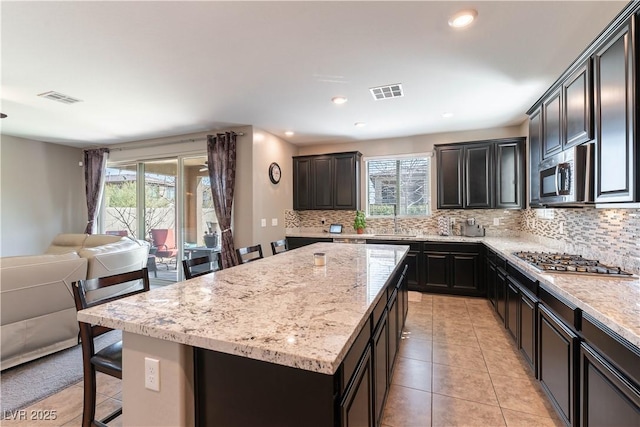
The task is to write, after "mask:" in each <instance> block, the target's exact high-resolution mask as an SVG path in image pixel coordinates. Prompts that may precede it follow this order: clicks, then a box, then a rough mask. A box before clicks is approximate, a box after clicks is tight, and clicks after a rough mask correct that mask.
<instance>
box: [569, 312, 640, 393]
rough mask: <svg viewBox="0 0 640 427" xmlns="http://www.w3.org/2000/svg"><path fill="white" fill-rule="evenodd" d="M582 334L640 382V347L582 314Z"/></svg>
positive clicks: (611, 360) (613, 362)
mask: <svg viewBox="0 0 640 427" xmlns="http://www.w3.org/2000/svg"><path fill="white" fill-rule="evenodd" d="M582 336H583V337H584V339H585V341H586V342H588V343H589V345H590V346H592V347H594V348H596V349H598V351H599V352H600V353H602V354H603V355H605V357H606V358H607V359H608V360H609V362H611V363H612V364H613V365H614V366H616V367H617V368H618V369H620V370H621V371H622V372H623V373H624V374H625V375H627V376H628V377H629V378H631V379H632V380H633V381H634V382H635V383H636V384H640V349H638V348H637V347H635V346H634V345H633V344H631V343H630V342H628V341H627V340H625V339H624V338H622V337H621V336H619V335H618V334H616V333H615V332H613V331H612V330H611V329H609V328H607V327H606V326H604V325H603V324H602V323H600V322H599V321H597V320H596V319H594V318H593V317H591V316H589V315H588V314H583V315H582Z"/></svg>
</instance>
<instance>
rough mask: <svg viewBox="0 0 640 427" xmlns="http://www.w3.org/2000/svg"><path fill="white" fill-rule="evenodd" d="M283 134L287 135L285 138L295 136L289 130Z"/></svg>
mask: <svg viewBox="0 0 640 427" xmlns="http://www.w3.org/2000/svg"><path fill="white" fill-rule="evenodd" d="M284 134H285V135H287V136H293V135H295V133H294V132H293V131H291V130H288V131H286V132H285V133H284Z"/></svg>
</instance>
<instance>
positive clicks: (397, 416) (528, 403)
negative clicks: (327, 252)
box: [0, 294, 563, 427]
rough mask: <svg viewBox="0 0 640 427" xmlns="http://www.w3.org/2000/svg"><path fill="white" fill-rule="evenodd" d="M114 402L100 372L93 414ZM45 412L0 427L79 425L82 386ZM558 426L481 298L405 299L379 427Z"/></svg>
mask: <svg viewBox="0 0 640 427" xmlns="http://www.w3.org/2000/svg"><path fill="white" fill-rule="evenodd" d="M414 295H415V294H414ZM121 400H122V393H121V386H120V381H119V380H117V379H114V378H111V377H108V376H106V375H100V376H99V378H98V401H99V405H98V415H99V416H105V415H106V414H108V413H110V412H111V411H113V410H114V409H115V408H116V407H117V406H119V405H121ZM47 409H48V410H55V411H56V416H57V417H56V418H57V419H56V420H52V421H46V422H45V421H39V422H34V421H10V420H3V421H0V425H2V426H11V427H14V426H20V427H23V426H34V427H40V426H42V427H47V426H80V424H81V416H82V383H81V382H80V383H78V384H75V385H73V386H71V387H69V388H67V389H65V390H63V391H61V392H59V393H57V394H55V395H53V396H51V397H48V398H46V399H44V400H42V401H40V402H38V403H35V404H33V405H32V406H30V407H28V408H26V410H27V414H29V413H30V411H31V410H47ZM110 425H111V426H121V425H122V418H121V417H120V418H118V419H116V420H114V421H113V422H112V423H111V424H110ZM562 425H563V424H562V422H561V421H559V420H558V419H557V418H556V414H555V412H554V410H553V408H552V407H551V404H550V403H549V401H548V399H547V398H546V396H545V395H544V394H543V392H542V390H541V388H540V385H539V384H538V382H537V381H536V380H535V378H534V377H533V375H532V373H531V371H530V370H529V368H528V367H527V365H526V364H525V362H524V360H523V359H522V358H521V356H520V354H519V353H518V351H517V349H516V347H515V345H513V344H512V341H511V340H510V338H509V337H508V335H507V333H506V332H505V330H504V328H503V327H502V326H500V323H499V319H498V317H497V316H496V315H495V314H494V312H493V309H492V307H491V305H490V304H489V302H488V301H487V300H485V299H475V298H463V297H450V296H437V295H422V296H421V301H420V302H410V303H409V314H408V316H407V323H406V327H405V338H404V339H403V340H402V342H401V345H400V352H399V354H398V358H397V359H396V365H395V370H394V374H393V378H392V382H391V388H390V390H389V395H388V397H387V402H386V404H385V408H384V413H383V420H382V426H383V427H428V426H434V427H435V426H474V427H475V426H483V427H484V426H562ZM257 427H259V426H257Z"/></svg>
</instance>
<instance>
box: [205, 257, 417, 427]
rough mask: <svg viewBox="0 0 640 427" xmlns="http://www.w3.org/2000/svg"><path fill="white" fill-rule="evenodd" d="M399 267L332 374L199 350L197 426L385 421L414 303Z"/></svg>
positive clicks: (363, 425) (371, 424) (351, 426)
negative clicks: (408, 309) (407, 318)
mask: <svg viewBox="0 0 640 427" xmlns="http://www.w3.org/2000/svg"><path fill="white" fill-rule="evenodd" d="M401 266H402V269H401V270H398V271H397V273H395V274H394V275H393V276H392V277H391V278H390V279H389V281H388V282H387V286H386V288H385V289H384V290H382V296H381V298H380V300H379V301H378V302H377V303H376V305H375V306H374V309H373V312H372V313H371V315H370V316H369V317H368V318H367V320H366V322H365V323H364V325H363V326H362V327H361V329H360V331H359V332H358V335H357V337H356V339H355V341H354V342H353V344H351V347H350V349H349V351H348V352H347V354H346V356H345V357H344V359H343V361H342V363H341V364H340V367H339V368H338V370H337V371H336V372H335V374H333V375H330V374H322V373H318V372H314V371H310V370H306V369H303V368H293V367H289V366H284V365H278V364H275V363H268V362H263V361H259V360H254V359H250V358H248V357H244V356H236V355H230V354H225V353H220V352H216V351H212V350H206V349H202V348H194V379H195V381H194V382H195V385H194V395H195V411H196V417H195V418H196V426H198V427H204V426H225V427H255V426H261V427H262V426H266V427H271V426H273V427H276V426H277V427H288V426H291V427H298V426H305V427H309V426H310V427H316V426H317V427H329V426H332V427H375V426H378V425H380V422H381V419H382V411H383V407H384V403H385V400H386V397H387V393H388V391H389V385H390V384H391V374H392V372H393V363H394V360H395V358H396V354H397V352H398V345H399V341H400V337H401V334H402V328H403V326H404V321H405V316H406V307H407V305H408V304H407V301H406V300H407V294H408V291H407V271H408V266H407V265H406V263H404V262H403V263H402V264H401Z"/></svg>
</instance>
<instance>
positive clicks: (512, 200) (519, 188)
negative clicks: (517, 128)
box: [492, 141, 525, 209]
mask: <svg viewBox="0 0 640 427" xmlns="http://www.w3.org/2000/svg"><path fill="white" fill-rule="evenodd" d="M495 152H496V174H495V175H496V183H495V203H494V204H493V205H492V206H493V207H495V208H499V209H519V208H523V207H524V200H523V198H524V176H525V174H524V142H523V141H513V142H499V143H496V145H495Z"/></svg>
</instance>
